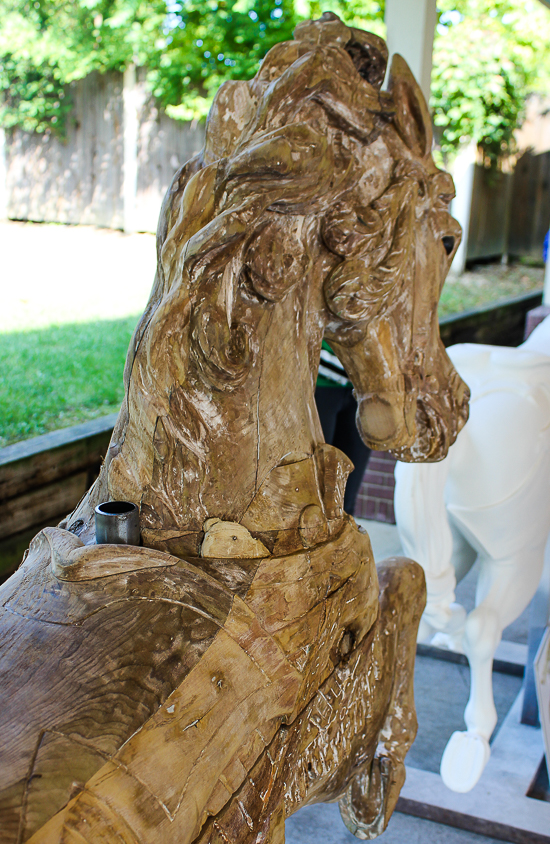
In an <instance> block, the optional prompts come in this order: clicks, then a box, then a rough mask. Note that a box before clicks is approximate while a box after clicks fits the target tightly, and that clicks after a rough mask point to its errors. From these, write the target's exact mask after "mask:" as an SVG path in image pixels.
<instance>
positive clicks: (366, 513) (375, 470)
mask: <svg viewBox="0 0 550 844" xmlns="http://www.w3.org/2000/svg"><path fill="white" fill-rule="evenodd" d="M394 467H395V457H392V455H391V454H388V453H387V452H385V451H373V452H372V453H371V456H370V459H369V462H368V466H367V470H366V472H365V476H364V478H363V483H362V484H361V488H360V490H359V494H358V496H357V501H356V503H355V515H356V516H358V517H359V518H360V519H375V520H376V521H378V522H388V523H389V524H392V525H394V524H395V513H394V510H393V491H394V488H395V480H394V477H393V470H394Z"/></svg>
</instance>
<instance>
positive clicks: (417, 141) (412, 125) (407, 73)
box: [388, 53, 433, 158]
mask: <svg viewBox="0 0 550 844" xmlns="http://www.w3.org/2000/svg"><path fill="white" fill-rule="evenodd" d="M388 90H389V93H390V94H391V95H392V97H393V102H394V107H395V115H394V124H395V128H396V129H397V132H398V133H399V135H400V137H401V139H402V140H403V141H404V142H405V143H406V144H407V146H408V148H409V149H410V150H411V151H412V152H414V153H416V154H417V155H419V156H421V157H422V158H424V157H425V156H426V155H429V154H430V152H431V149H432V142H433V132H432V121H431V118H430V112H429V110H428V106H427V104H426V100H425V99H424V94H423V93H422V90H421V88H420V85H419V84H418V82H417V81H416V79H415V78H414V76H413V75H412V73H411V69H410V67H409V65H408V64H407V62H406V61H405V59H404V58H403V56H400V55H399V53H396V54H395V55H394V57H393V59H392V63H391V68H390V77H389V83H388Z"/></svg>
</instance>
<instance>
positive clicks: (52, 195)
mask: <svg viewBox="0 0 550 844" xmlns="http://www.w3.org/2000/svg"><path fill="white" fill-rule="evenodd" d="M123 88H124V77H123V75H122V74H121V73H107V74H99V73H93V74H91V75H90V76H88V77H87V78H86V79H83V80H82V81H80V82H77V83H75V84H74V85H73V89H72V95H73V99H74V103H75V107H74V111H73V114H72V118H71V120H70V123H69V126H68V131H67V138H66V140H65V141H64V142H63V141H60V140H59V139H58V138H56V137H55V136H53V135H31V134H29V133H27V132H23V131H21V130H19V129H15V130H11V131H6V133H5V138H6V139H5V153H4V154H5V159H6V207H7V216H8V217H9V218H11V219H15V220H34V221H37V222H58V223H80V224H88V225H96V226H103V227H107V228H115V229H123V228H127V226H126V225H125V208H124V197H125V189H124V188H125V186H124V179H125V176H127V174H128V172H129V170H130V169H131V165H132V164H134V165H136V164H137V180H136V181H137V184H136V189H135V192H134V199H133V203H134V208H133V209H132V221H133V225H132V228H134V229H136V230H138V231H155V229H156V225H157V218H158V214H159V210H160V205H161V202H162V198H163V196H164V194H165V192H166V189H167V187H168V186H169V184H170V182H171V180H172V177H173V175H174V173H175V171H176V170H177V169H178V168H179V167H180V166H181V164H183V163H185V161H187V160H188V159H189V158H191V156H193V155H194V154H195V153H196V152H198V151H199V150H200V149H201V147H202V145H203V139H204V127H203V126H202V125H196V126H194V125H193V124H186V123H180V122H178V121H176V120H171V119H170V118H169V117H167V116H166V114H164V113H163V112H162V111H160V110H159V109H158V108H157V107H156V106H155V104H154V102H153V101H152V100H151V98H149V97H148V96H147V93H146V89H145V82H144V78H143V74H138V79H137V83H136V90H135V97H134V101H135V103H136V110H137V123H138V131H137V143H136V144H135V149H134V150H132V151H131V152H130V155H131V156H132V157H135V160H134V161H132V162H128V161H126V162H125V154H126V155H128V145H127V143H126V144H125V137H124V132H125V126H124V123H125V120H124V111H125V109H124V102H123ZM129 164H130V166H129Z"/></svg>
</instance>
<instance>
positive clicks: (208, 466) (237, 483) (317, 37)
mask: <svg viewBox="0 0 550 844" xmlns="http://www.w3.org/2000/svg"><path fill="white" fill-rule="evenodd" d="M386 62H387V49H386V46H385V44H384V42H383V41H382V40H381V39H380V38H378V37H376V36H374V35H372V34H370V33H366V32H363V31H360V30H356V29H353V28H349V27H347V26H345V25H344V24H343V23H342V22H341V21H340V20H339V18H337V17H336V15H333V14H332V13H325V14H324V15H323V16H322V18H321V19H320V20H318V21H309V22H307V23H305V24H301V25H300V26H299V27H298V28H297V30H296V32H295V40H294V41H291V42H284V43H282V44H278V45H277V46H275V47H274V48H272V49H271V50H270V51H269V53H268V54H267V56H266V57H265V59H264V61H263V63H262V66H261V68H260V70H259V71H258V73H257V74H256V76H255V77H254V79H252V80H251V81H250V82H227V83H225V85H223V86H222V88H221V89H220V90H219V92H218V94H217V95H216V98H215V100H214V103H213V106H212V109H211V112H210V115H209V118H208V123H207V130H206V142H205V146H204V149H203V150H202V151H201V153H200V154H199V155H197V156H196V157H195V158H194V159H192V160H191V161H190V162H188V163H187V164H186V165H185V167H183V168H182V170H181V171H180V172H179V173H178V174H176V177H175V179H174V181H173V184H172V186H171V188H170V190H169V191H168V194H167V197H166V199H165V202H164V206H163V209H162V212H161V218H160V223H159V229H158V240H157V243H158V272H157V277H156V281H155V285H154V287H153V292H152V294H151V298H150V301H149V304H148V306H147V308H146V311H145V313H144V316H143V318H142V320H141V322H140V324H139V325H138V327H137V329H136V333H135V337H134V340H133V343H132V344H131V348H130V352H129V355H128V360H127V367H126V374H125V379H126V391H127V395H126V400H125V403H124V405H123V408H122V411H121V414H120V417H119V422H118V424H117V427H116V429H115V433H114V435H113V440H112V443H111V448H110V452H109V456H108V459H107V461H106V464H105V467H104V471H103V472H102V475H101V477H100V480H99V483H98V485H97V486H96V491H95V493H94V494H93V495H92V497H91V499H90V503H93V501H94V500H95V498H97V497H102V496H105V497H107V496H108V497H110V498H123V499H126V500H130V501H133V502H135V503H136V504H138V505H139V507H140V519H141V526H142V535H143V537H144V541H145V542H146V544H148V543H149V544H152V545H154V546H156V547H160V548H164V549H165V550H171V551H176V550H177V549H179V551H178V553H183V552H184V551H185V552H186V553H192V552H193V549H196V548H197V547H198V546H197V542H198V541H200V538H201V537H202V530H203V525H204V523H205V521H206V520H207V519H208V518H211V517H217V518H221V519H222V520H227V521H231V522H233V523H241V524H243V525H245V526H246V527H247V528H249V529H251V530H253V531H255V532H256V533H257V534H258V535H259V534H262V537H263V538H265V536H264V534H265V531H266V530H270V529H275V527H276V525H274V524H272V522H273V519H274V515H273V514H274V513H277V514H278V516H277V518H278V519H282V521H283V522H284V521H285V519H286V522H285V524H287V523H288V524H291V523H292V524H294V523H295V522H296V520H297V519H298V516H299V514H300V513H303V512H304V508H307V507H311V506H313V507H314V509H315V508H317V509H315V512H316V513H317V512H318V510H319V508H320V509H321V510H322V511H323V513H324V516H326V511H327V507H328V509H331V508H332V510H333V511H334V512H336V511H341V508H340V506H339V505H338V503H336V504H334V502H333V504H332V505H330V507H329V505H328V504H327V502H326V501H325V503H324V504H323V502H322V501H320V497H322V495H321V494H319V495H315V496H313V498H311V496H309V497H308V496H307V495H306V496H305V498H304V497H303V495H302V492H303V490H304V488H306V489H307V488H309V489H311V488H312V487H313V486H315V484H317V486H318V487H319V486H320V487H322V486H323V480H322V479H321V480H319V472H320V471H321V470H320V469H319V463H320V462H321V463H323V461H324V462H326V461H325V457H326V452H325V453H324V454H325V457H322V458H319V445H320V443H322V432H321V429H320V425H319V420H318V417H317V413H316V410H315V403H314V387H315V377H316V373H317V367H318V363H319V354H320V346H321V341H322V338H323V335H324V334H325V333H326V335H327V337H328V338H329V340H330V342H331V343H332V345H333V347H334V350H335V352H336V354H337V355H338V356H339V357H340V358H341V360H342V363H343V364H344V366H345V368H346V370H347V371H348V373H349V376H350V378H351V380H352V381H353V384H354V387H355V391H356V394H357V397H358V400H359V418H358V422H359V427H360V430H361V432H362V435H363V438H364V439H365V441H366V442H367V443H368V444H369V445H371V446H373V447H375V448H383V449H393V450H394V451H395V452H396V453H397V454H398V455H399V457H401V458H402V459H431V460H434V459H441V458H442V457H443V456H444V455H445V453H446V450H447V448H448V446H449V444H450V443H451V442H452V441H453V440H454V438H455V437H456V434H457V431H458V430H459V428H460V427H461V425H462V424H463V422H464V420H465V417H466V407H467V388H466V387H465V385H463V384H462V382H461V381H460V378H459V377H458V375H457V374H456V372H455V371H454V369H453V367H452V364H451V363H450V361H449V359H448V358H447V356H446V354H445V351H444V349H443V346H442V344H441V341H440V339H439V333H438V322H437V301H438V298H439V292H440V289H441V285H442V283H443V280H444V277H445V274H446V272H447V270H448V267H449V264H450V261H451V260H452V257H453V255H454V252H455V250H456V247H457V245H458V242H459V238H460V230H459V227H458V224H457V223H456V222H455V221H454V220H453V219H452V218H451V217H450V216H449V214H448V212H447V205H448V202H449V200H450V199H451V197H452V195H453V186H452V180H451V179H450V177H449V176H448V175H447V174H445V173H443V172H442V171H440V170H438V169H437V167H436V166H435V164H434V162H433V160H432V157H431V153H430V149H431V129H430V121H429V116H428V113H427V108H426V104H425V102H424V100H423V98H422V94H421V92H420V90H419V88H418V86H417V85H416V83H415V81H414V79H413V77H412V75H411V73H410V71H409V69H408V67H407V66H406V64H405V62H404V61H403V59H401V58H400V57H398V56H397V57H395V58H394V61H393V64H392V70H391V74H390V89H389V91H388V92H383V91H382V90H381V84H382V81H383V78H384V75H385V70H386ZM316 451H317V458H316V459H315V461H313V462H312V459H313V456H314V454H315V453H316ZM339 460H340V464H341V465H340V470H339V475H338V476H339V478H340V481H339V484H340V486H341V485H342V483H345V475H346V473H347V472H348V471H349V467H348V466H347V465H346V463H345V461H344V459H343V455H342V456H341V458H339ZM304 461H309V464H307V465H309V468H306V463H305V462H304ZM313 463H315V465H313ZM348 463H349V461H348ZM291 464H292V466H293V467H294V469H292V471H291V470H290V469H288V468H287V469H284V467H285V466H289V465H291ZM298 467H300V468H298ZM325 470H326V467H325V468H323V469H322V471H323V472H324V471H325ZM304 473H305V474H304ZM337 474H338V473H337ZM283 475H284V476H285V478H286V480H282V478H283ZM342 477H343V478H344V480H343V481H342ZM315 479H317V480H315ZM266 485H267V486H268V487H269V489H270V492H269V495H268V493H267V492H266ZM285 485H286V486H287V487H288V490H287V492H285V496H286V497H285V496H283V498H284V500H282V499H281V498H280V490H281V488H282V487H284V486H285ZM325 486H326V485H325ZM295 492H296V493H297V495H294V493H295ZM287 493H288V495H287ZM291 493H292V495H290V494H291ZM298 493H299V494H298ZM266 496H267V498H269V499H270V502H271V503H270V506H269V507H268V506H267V505H265V506H264V505H262V506H260V504H259V500H260V499H262V500H264V499H266ZM288 496H290V498H291V499H292V500H290V499H289V498H288ZM340 503H341V502H340ZM264 504H265V502H264ZM252 511H254V513H255V515H254V517H252V515H251V512H252ZM260 511H261V516H260V515H259V513H260ZM268 511H270V513H269V512H268ZM284 512H285V513H287V516H285V517H283V516H282V515H281V514H283V513H284ZM311 512H313V511H311ZM311 512H310V515H311ZM333 515H334V514H333ZM324 516H323V518H324ZM327 518H328V517H327ZM266 520H267V521H266ZM85 521H87V522H89V519H85ZM267 523H269V526H267ZM281 524H282V522H280V523H279V527H280V525H281ZM262 532H263V533H262ZM320 535H322V532H321V534H320ZM185 536H187V537H188V538H189V537H190V542H187V540H185V541H183V539H182V537H185ZM182 541H183V545H182V544H181V542H182ZM167 543H168V544H167ZM178 543H179V544H178Z"/></svg>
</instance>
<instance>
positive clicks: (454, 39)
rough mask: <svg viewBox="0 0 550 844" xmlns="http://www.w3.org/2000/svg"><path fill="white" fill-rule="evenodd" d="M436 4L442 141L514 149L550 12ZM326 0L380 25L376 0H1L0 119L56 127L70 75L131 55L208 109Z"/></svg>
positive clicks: (548, 77)
mask: <svg viewBox="0 0 550 844" xmlns="http://www.w3.org/2000/svg"><path fill="white" fill-rule="evenodd" d="M438 6H439V25H438V32H437V34H436V39H435V47H434V72H433V77H432V108H433V110H434V121H435V124H436V133H437V135H438V137H439V139H440V147H441V152H442V153H443V154H444V156H445V157H449V156H451V155H453V154H454V153H455V152H456V151H457V150H458V148H459V147H460V146H461V144H463V143H465V142H466V141H468V140H470V139H473V140H474V141H475V142H476V143H477V144H479V146H480V148H481V149H482V151H483V155H484V157H485V160H486V162H487V163H488V164H491V165H494V164H497V163H498V162H499V161H500V160H501V159H502V158H503V157H505V156H506V155H508V154H509V153H510V152H513V146H514V137H513V133H514V130H515V128H516V126H517V125H518V124H519V123H520V122H521V118H522V115H523V109H524V105H525V99H526V96H527V95H528V93H529V92H531V91H533V90H543V89H544V86H545V85H546V87H548V85H549V84H550V50H549V49H548V44H549V43H550V12H549V11H548V10H547V9H545V8H544V7H543V6H542V5H541V3H540V2H538V0H439V2H438ZM327 9H330V10H331V11H334V12H336V13H337V14H339V15H340V17H342V19H343V20H344V21H345V22H346V23H348V24H350V25H354V26H360V27H363V28H367V29H371V30H372V31H373V32H376V33H377V34H379V35H382V36H383V35H384V34H385V27H384V2H383V0H380V2H377V0H334V2H330V0H323V2H320V1H319V0H0V123H1V124H2V125H4V126H7V127H10V126H15V125H18V126H21V127H22V128H24V129H25V130H27V131H38V132H45V131H49V130H53V131H55V132H57V133H58V134H60V135H63V133H64V130H65V126H66V121H67V117H68V116H69V114H70V111H71V105H72V102H71V86H70V83H72V82H74V81H75V80H77V79H82V78H83V77H85V76H86V75H87V74H88V73H90V72H91V71H93V70H97V71H100V72H104V71H107V70H123V69H124V68H125V67H127V66H128V65H129V64H130V63H132V62H134V63H135V64H137V65H138V66H141V67H145V68H147V72H148V75H147V79H148V84H149V88H150V90H151V91H152V93H153V94H154V96H155V97H156V98H157V99H158V101H159V103H160V105H162V106H163V107H164V108H166V110H167V112H168V114H169V115H170V116H172V117H175V118H179V119H183V120H190V119H194V118H201V117H204V116H205V115H206V113H207V112H208V109H209V107H210V104H211V102H212V97H213V95H214V93H215V92H216V90H217V89H218V88H219V86H220V85H221V84H222V83H223V82H224V81H225V80H226V79H249V78H251V77H252V76H253V75H254V73H255V72H256V70H257V68H258V64H259V62H260V61H261V59H262V57H263V56H264V55H265V53H266V52H267V51H268V50H269V48H270V47H271V46H273V44H275V43H276V42H278V41H282V40H285V39H289V38H291V37H292V31H293V29H294V27H295V26H296V25H297V24H298V23H299V22H300V21H301V20H305V19H307V18H309V17H319V16H320V15H321V14H322V12H323V11H325V10H327Z"/></svg>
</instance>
